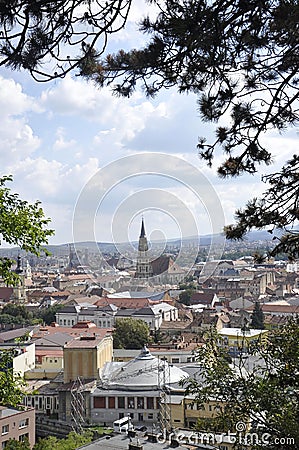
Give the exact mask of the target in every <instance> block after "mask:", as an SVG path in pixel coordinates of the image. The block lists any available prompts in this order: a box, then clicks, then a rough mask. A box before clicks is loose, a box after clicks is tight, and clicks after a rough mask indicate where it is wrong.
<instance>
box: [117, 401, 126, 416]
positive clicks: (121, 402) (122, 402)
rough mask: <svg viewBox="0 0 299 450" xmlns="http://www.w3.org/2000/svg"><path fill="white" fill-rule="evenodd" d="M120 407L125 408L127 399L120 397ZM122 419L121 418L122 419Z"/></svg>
mask: <svg viewBox="0 0 299 450" xmlns="http://www.w3.org/2000/svg"><path fill="white" fill-rule="evenodd" d="M118 407H119V408H125V397H118ZM120 419H121V417H120Z"/></svg>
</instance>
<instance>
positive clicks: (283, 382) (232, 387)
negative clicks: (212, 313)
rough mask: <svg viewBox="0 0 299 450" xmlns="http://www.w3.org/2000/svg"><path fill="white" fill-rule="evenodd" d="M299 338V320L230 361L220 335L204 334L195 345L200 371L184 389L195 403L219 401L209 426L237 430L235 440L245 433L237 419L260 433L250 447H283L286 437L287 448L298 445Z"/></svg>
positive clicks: (278, 448) (275, 448)
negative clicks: (202, 345) (199, 345)
mask: <svg viewBox="0 0 299 450" xmlns="http://www.w3.org/2000/svg"><path fill="white" fill-rule="evenodd" d="M298 339H299V321H298V320H293V321H290V322H289V323H288V324H287V325H286V326H284V327H282V328H280V329H278V330H276V331H273V332H272V333H271V334H269V336H268V339H267V341H264V342H263V343H261V342H258V343H255V344H253V345H252V348H251V349H250V355H249V356H248V354H241V355H240V357H239V358H237V359H233V360H232V361H230V360H229V358H228V354H227V352H226V351H225V346H221V345H219V343H220V337H219V336H217V335H216V334H215V333H212V334H210V335H209V336H208V337H207V338H206V343H205V346H204V347H201V348H200V349H199V350H198V360H199V362H200V370H199V373H198V374H197V375H198V376H197V378H192V379H189V380H187V382H186V388H187V390H186V392H187V393H192V394H194V395H195V401H196V402H197V403H198V404H199V405H204V404H206V403H209V401H210V400H211V399H213V400H214V401H215V400H216V401H217V402H218V409H217V411H216V412H215V417H214V420H213V421H211V422H210V424H209V426H210V427H211V428H210V429H212V430H214V431H228V430H230V431H231V432H232V433H237V434H236V436H237V443H236V444H239V442H238V439H239V438H240V439H241V440H242V438H244V433H243V434H242V433H241V435H240V434H239V433H238V431H240V429H238V425H237V424H238V423H239V424H240V423H242V424H244V425H245V426H246V427H248V428H247V431H250V432H251V433H256V435H257V436H258V439H257V441H258V443H257V445H256V446H254V449H264V448H267V449H269V450H272V449H273V450H285V449H286V444H285V443H286V438H289V441H288V442H289V443H290V448H291V447H292V448H294V449H296V450H297V449H298V448H299V429H298V418H299V397H298V392H299V391H298V390H299V377H298V373H299V346H298ZM250 359H253V360H254V361H255V363H254V367H252V364H250ZM198 380H199V381H198ZM242 428H243V427H242ZM242 431H243V432H244V428H243V429H242ZM265 437H266V438H267V443H266V442H265V441H264V439H265ZM240 445H241V442H240ZM241 447H242V445H241ZM236 448H239V447H238V446H237V447H236Z"/></svg>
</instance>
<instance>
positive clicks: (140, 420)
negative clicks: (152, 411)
mask: <svg viewBox="0 0 299 450" xmlns="http://www.w3.org/2000/svg"><path fill="white" fill-rule="evenodd" d="M138 422H143V413H139V414H138Z"/></svg>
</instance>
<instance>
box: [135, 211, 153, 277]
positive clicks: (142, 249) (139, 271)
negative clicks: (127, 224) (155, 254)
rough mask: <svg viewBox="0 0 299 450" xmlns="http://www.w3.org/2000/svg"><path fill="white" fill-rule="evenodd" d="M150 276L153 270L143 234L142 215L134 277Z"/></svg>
mask: <svg viewBox="0 0 299 450" xmlns="http://www.w3.org/2000/svg"><path fill="white" fill-rule="evenodd" d="M152 276H153V270H152V265H151V263H150V259H149V255H148V243H147V238H146V234H145V226H144V220H143V217H142V221H141V231H140V236H139V242H138V256H137V266H136V274H135V278H150V277H152Z"/></svg>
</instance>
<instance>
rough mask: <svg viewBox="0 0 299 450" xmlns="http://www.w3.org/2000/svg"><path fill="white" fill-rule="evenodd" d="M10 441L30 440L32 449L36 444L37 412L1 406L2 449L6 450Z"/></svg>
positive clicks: (24, 408) (30, 409)
mask: <svg viewBox="0 0 299 450" xmlns="http://www.w3.org/2000/svg"><path fill="white" fill-rule="evenodd" d="M10 439H15V440H16V441H24V440H25V439H28V441H29V444H30V447H31V448H32V447H33V445H34V444H35V410H34V408H26V407H22V408H20V409H17V408H9V407H6V406H0V448H1V449H4V448H5V447H6V445H7V443H8V441H9V440H10Z"/></svg>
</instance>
